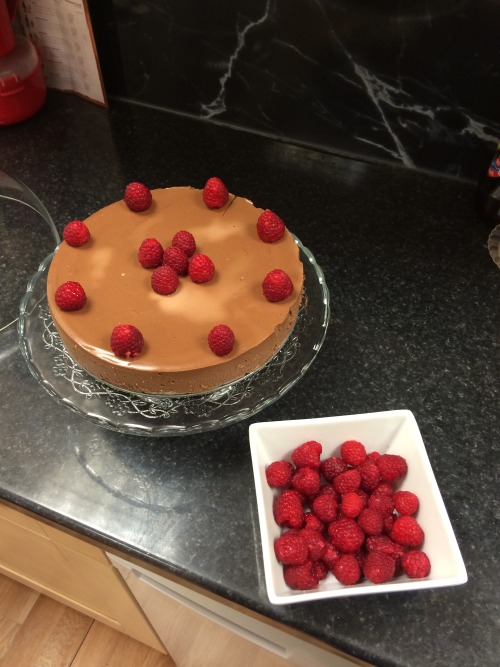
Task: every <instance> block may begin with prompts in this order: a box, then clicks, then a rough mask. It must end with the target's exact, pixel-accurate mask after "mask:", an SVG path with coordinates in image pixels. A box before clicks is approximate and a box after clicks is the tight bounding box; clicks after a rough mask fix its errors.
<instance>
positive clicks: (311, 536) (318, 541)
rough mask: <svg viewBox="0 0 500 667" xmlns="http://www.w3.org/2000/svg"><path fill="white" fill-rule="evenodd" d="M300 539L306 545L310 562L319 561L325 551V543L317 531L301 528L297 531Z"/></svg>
mask: <svg viewBox="0 0 500 667" xmlns="http://www.w3.org/2000/svg"><path fill="white" fill-rule="evenodd" d="M299 535H300V537H301V538H302V539H303V540H304V542H305V544H306V545H307V550H308V555H309V558H310V559H311V560H313V561H314V560H319V559H320V558H322V557H323V554H324V553H325V551H326V542H325V540H324V538H323V537H322V536H321V533H319V532H318V531H317V530H311V529H310V528H302V530H300V531H299Z"/></svg>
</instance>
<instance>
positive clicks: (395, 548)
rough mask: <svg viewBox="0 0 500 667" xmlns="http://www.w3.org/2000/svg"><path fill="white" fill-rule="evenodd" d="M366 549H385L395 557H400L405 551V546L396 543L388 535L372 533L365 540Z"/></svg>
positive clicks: (385, 551)
mask: <svg viewBox="0 0 500 667" xmlns="http://www.w3.org/2000/svg"><path fill="white" fill-rule="evenodd" d="M365 546H366V550H367V551H368V552H369V551H383V552H384V553H386V554H388V555H389V556H392V557H393V558H396V559H397V558H400V557H401V556H402V555H403V553H404V548H403V547H402V546H401V545H400V544H396V542H394V541H393V540H391V538H390V537H388V536H387V535H370V536H369V537H367V538H366V541H365Z"/></svg>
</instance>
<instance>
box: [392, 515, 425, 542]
mask: <svg viewBox="0 0 500 667" xmlns="http://www.w3.org/2000/svg"><path fill="white" fill-rule="evenodd" d="M390 535H391V538H392V539H393V540H394V542H397V543H398V544H401V545H403V546H404V547H419V546H420V545H421V544H422V542H423V541H424V531H423V530H422V528H421V527H420V524H419V523H418V521H417V520H416V519H414V518H413V517H412V516H400V517H398V518H397V519H396V520H395V521H394V525H393V526H392V530H391V533H390Z"/></svg>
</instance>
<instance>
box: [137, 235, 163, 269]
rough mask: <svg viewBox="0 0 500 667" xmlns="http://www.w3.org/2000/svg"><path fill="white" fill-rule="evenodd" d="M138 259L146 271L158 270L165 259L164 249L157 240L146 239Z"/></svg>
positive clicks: (140, 247)
mask: <svg viewBox="0 0 500 667" xmlns="http://www.w3.org/2000/svg"><path fill="white" fill-rule="evenodd" d="M137 257H138V259H139V262H140V264H141V266H143V267H144V268H145V269H156V267H157V266H160V264H161V262H162V259H163V248H162V246H161V243H160V242H159V241H158V240H157V239H144V241H143V242H142V243H141V245H140V246H139V251H138V253H137Z"/></svg>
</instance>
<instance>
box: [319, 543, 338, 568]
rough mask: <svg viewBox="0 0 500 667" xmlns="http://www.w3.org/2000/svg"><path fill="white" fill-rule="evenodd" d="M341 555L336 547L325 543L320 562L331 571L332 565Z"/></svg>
mask: <svg viewBox="0 0 500 667" xmlns="http://www.w3.org/2000/svg"><path fill="white" fill-rule="evenodd" d="M340 556H341V554H340V552H339V551H338V549H337V548H336V547H334V546H333V544H332V543H331V542H328V541H327V542H326V543H325V553H324V554H323V555H322V557H321V560H322V561H323V563H324V564H325V565H326V566H327V568H328V569H329V570H331V569H332V567H333V564H334V563H335V561H337V560H338V559H339V558H340Z"/></svg>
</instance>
